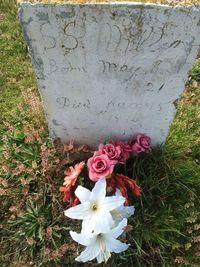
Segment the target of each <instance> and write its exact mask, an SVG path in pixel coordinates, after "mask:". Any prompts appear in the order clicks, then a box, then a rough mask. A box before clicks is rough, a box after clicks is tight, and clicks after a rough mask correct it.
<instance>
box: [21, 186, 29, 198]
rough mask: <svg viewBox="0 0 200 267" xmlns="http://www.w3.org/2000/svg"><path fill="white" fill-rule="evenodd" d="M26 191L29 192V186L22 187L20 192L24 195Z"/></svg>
mask: <svg viewBox="0 0 200 267" xmlns="http://www.w3.org/2000/svg"><path fill="white" fill-rule="evenodd" d="M28 192H29V186H27V187H25V188H23V190H22V193H23V195H24V196H27V195H28Z"/></svg>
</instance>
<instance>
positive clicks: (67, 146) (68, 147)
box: [63, 143, 74, 152]
mask: <svg viewBox="0 0 200 267" xmlns="http://www.w3.org/2000/svg"><path fill="white" fill-rule="evenodd" d="M63 146H64V151H65V152H72V151H73V150H74V144H73V143H69V144H64V145H63Z"/></svg>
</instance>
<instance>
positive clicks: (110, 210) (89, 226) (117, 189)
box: [60, 134, 151, 263]
mask: <svg viewBox="0 0 200 267" xmlns="http://www.w3.org/2000/svg"><path fill="white" fill-rule="evenodd" d="M82 149H86V146H83V147H82ZM150 151H151V139H150V137H148V136H146V135H145V134H137V135H135V136H134V137H133V138H132V139H131V140H128V141H113V140H111V141H109V142H108V143H106V144H100V145H99V149H98V151H95V152H93V155H92V156H91V157H90V158H88V160H87V161H81V162H79V163H77V164H75V166H70V167H69V168H68V169H66V170H65V175H66V177H65V178H64V183H63V186H62V187H60V192H62V193H63V194H64V198H63V201H64V202H66V203H67V205H68V209H67V210H65V212H64V214H65V215H66V216H67V217H69V218H71V219H78V220H81V221H82V229H81V232H80V233H79V234H78V233H76V232H73V231H70V235H71V237H72V239H73V240H75V241H76V242H77V243H79V244H81V245H83V246H85V247H86V248H85V250H84V251H83V252H82V253H81V254H80V256H79V257H77V258H76V260H77V261H80V262H87V261H90V260H93V259H94V258H96V259H97V262H98V263H101V262H107V260H108V259H109V257H110V256H111V252H114V253H120V252H122V251H125V250H126V249H127V248H128V247H129V244H125V243H122V242H121V241H119V240H118V239H117V238H118V237H119V236H120V235H122V234H123V232H124V230H125V228H126V227H127V218H128V217H130V216H131V215H133V214H134V211H135V208H134V206H129V202H130V200H129V195H134V196H136V197H139V196H141V188H140V187H139V185H138V184H137V182H136V181H135V180H133V179H131V178H130V177H128V176H126V175H125V174H124V172H123V168H124V166H126V161H127V160H128V159H129V158H130V156H131V155H133V156H137V155H138V154H140V153H142V152H145V153H149V152H150ZM82 185H85V186H86V187H83V186H82ZM88 188H90V189H91V190H89V189H88Z"/></svg>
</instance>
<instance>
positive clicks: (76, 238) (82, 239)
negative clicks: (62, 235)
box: [69, 231, 93, 246]
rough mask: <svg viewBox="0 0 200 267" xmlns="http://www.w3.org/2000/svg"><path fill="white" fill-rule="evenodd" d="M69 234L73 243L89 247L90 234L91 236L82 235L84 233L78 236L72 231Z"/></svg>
mask: <svg viewBox="0 0 200 267" xmlns="http://www.w3.org/2000/svg"><path fill="white" fill-rule="evenodd" d="M69 233H70V235H71V237H72V239H73V240H74V241H76V242H77V243H79V244H81V245H83V246H89V245H90V243H91V238H92V237H93V235H92V234H91V235H89V234H84V233H81V234H78V233H76V232H73V231H70V232H69Z"/></svg>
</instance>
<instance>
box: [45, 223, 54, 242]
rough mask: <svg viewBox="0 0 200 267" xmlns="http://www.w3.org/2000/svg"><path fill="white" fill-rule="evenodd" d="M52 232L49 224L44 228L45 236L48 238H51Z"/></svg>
mask: <svg viewBox="0 0 200 267" xmlns="http://www.w3.org/2000/svg"><path fill="white" fill-rule="evenodd" d="M52 233H53V229H52V227H51V226H48V227H47V229H46V236H47V238H48V239H49V240H51V239H52Z"/></svg>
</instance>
